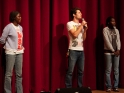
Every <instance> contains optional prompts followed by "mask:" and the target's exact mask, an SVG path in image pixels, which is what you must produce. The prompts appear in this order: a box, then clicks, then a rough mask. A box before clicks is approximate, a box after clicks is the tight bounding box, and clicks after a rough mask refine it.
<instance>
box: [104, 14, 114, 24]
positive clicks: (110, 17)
mask: <svg viewBox="0 0 124 93" xmlns="http://www.w3.org/2000/svg"><path fill="white" fill-rule="evenodd" d="M112 18H114V17H112V16H109V17H108V18H107V19H106V26H108V24H109V23H110V22H111V20H112Z"/></svg>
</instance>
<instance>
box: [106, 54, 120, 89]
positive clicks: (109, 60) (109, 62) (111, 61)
mask: <svg viewBox="0 0 124 93" xmlns="http://www.w3.org/2000/svg"><path fill="white" fill-rule="evenodd" d="M104 57H105V63H106V65H105V66H106V69H105V76H106V82H105V84H106V87H107V88H112V85H111V78H110V74H111V69H112V66H113V68H114V86H113V87H114V88H118V83H119V59H120V57H119V56H118V57H116V56H115V55H106V54H104Z"/></svg>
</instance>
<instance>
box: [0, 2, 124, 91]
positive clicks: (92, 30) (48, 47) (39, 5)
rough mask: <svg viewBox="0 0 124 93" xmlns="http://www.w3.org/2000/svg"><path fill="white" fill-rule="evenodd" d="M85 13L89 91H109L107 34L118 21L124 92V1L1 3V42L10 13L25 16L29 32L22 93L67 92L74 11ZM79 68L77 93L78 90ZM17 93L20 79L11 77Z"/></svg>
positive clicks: (0, 71)
mask: <svg viewBox="0 0 124 93" xmlns="http://www.w3.org/2000/svg"><path fill="white" fill-rule="evenodd" d="M73 7H80V8H81V9H82V15H83V17H84V18H85V20H86V21H87V22H88V27H89V28H88V31H87V39H86V41H85V42H84V48H85V71H84V77H83V84H84V86H88V87H91V89H92V90H94V89H102V90H104V89H105V84H104V81H105V79H104V56H103V38H102V29H103V28H104V27H105V21H106V18H107V17H108V16H114V17H115V19H116V22H117V28H118V29H119V31H120V36H121V43H122V47H121V57H120V82H119V87H120V88H124V79H123V78H124V74H123V72H124V68H123V65H124V62H123V60H124V58H123V55H124V49H123V46H124V43H123V42H124V39H123V36H124V31H123V30H124V26H123V21H124V18H123V16H124V12H123V11H124V0H31V1H30V0H0V36H1V33H2V32H3V28H4V27H5V26H6V25H7V24H8V23H9V13H10V12H11V11H13V10H18V11H19V12H20V13H21V16H22V22H21V25H22V27H23V32H24V47H25V53H24V61H23V89H24V93H40V91H41V90H42V91H52V92H53V93H54V91H55V90H56V89H57V88H64V87H65V74H66V70H67V66H68V58H67V57H66V52H67V49H68V43H69V42H68V32H67V29H66V23H67V22H68V21H70V17H69V11H70V9H72V8H73ZM2 47H3V45H0V91H1V93H3V90H4V89H3V84H4V74H5V56H4V51H3V48H2ZM76 70H77V69H76V67H75V70H74V73H73V87H76V86H77V72H76ZM12 80H13V81H12V91H13V93H14V91H15V87H14V86H15V81H14V80H15V74H14V73H13V77H12Z"/></svg>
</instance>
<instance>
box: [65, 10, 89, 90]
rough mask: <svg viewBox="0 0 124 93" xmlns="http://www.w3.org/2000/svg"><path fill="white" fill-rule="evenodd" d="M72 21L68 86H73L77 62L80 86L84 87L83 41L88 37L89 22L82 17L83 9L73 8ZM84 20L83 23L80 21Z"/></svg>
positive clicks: (68, 24) (70, 23)
mask: <svg viewBox="0 0 124 93" xmlns="http://www.w3.org/2000/svg"><path fill="white" fill-rule="evenodd" d="M70 14H71V17H72V21H69V22H67V30H68V35H69V39H70V40H69V51H68V52H69V55H68V56H69V63H68V70H67V73H66V80H65V84H66V88H71V87H72V73H73V70H74V67H75V64H77V68H78V87H82V79H83V71H84V48H83V41H84V40H85V39H86V30H87V29H88V27H87V22H86V21H85V20H84V19H82V13H81V9H79V8H73V9H72V10H71V12H70ZM80 20H82V23H79V21H80Z"/></svg>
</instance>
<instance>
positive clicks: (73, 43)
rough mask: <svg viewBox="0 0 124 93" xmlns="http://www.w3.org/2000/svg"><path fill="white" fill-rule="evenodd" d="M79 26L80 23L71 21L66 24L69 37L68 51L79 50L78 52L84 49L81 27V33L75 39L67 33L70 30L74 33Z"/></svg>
mask: <svg viewBox="0 0 124 93" xmlns="http://www.w3.org/2000/svg"><path fill="white" fill-rule="evenodd" d="M80 25H81V24H80V23H75V22H73V21H70V22H68V23H67V30H68V35H69V38H70V41H69V49H71V50H79V51H83V50H84V48H83V36H82V33H83V32H84V29H83V27H82V32H80V33H79V35H78V37H77V38H75V39H74V38H73V37H72V35H71V34H70V33H69V31H70V30H71V29H75V31H76V30H77V28H78V26H80Z"/></svg>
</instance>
